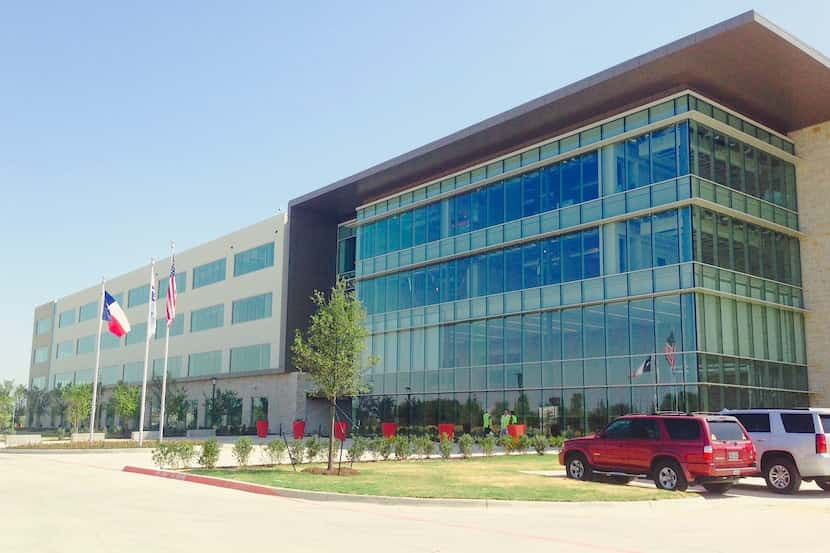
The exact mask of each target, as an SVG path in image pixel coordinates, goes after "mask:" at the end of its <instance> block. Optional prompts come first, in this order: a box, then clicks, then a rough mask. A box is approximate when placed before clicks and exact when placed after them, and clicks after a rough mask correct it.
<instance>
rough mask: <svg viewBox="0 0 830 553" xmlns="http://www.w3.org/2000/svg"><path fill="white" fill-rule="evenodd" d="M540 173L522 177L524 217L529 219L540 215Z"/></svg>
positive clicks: (536, 172) (535, 172) (527, 174)
mask: <svg viewBox="0 0 830 553" xmlns="http://www.w3.org/2000/svg"><path fill="white" fill-rule="evenodd" d="M539 181H540V178H539V171H531V172H529V173H525V174H524V175H522V216H523V217H528V216H530V215H536V214H537V213H539V206H540V201H541V197H540V182H539Z"/></svg>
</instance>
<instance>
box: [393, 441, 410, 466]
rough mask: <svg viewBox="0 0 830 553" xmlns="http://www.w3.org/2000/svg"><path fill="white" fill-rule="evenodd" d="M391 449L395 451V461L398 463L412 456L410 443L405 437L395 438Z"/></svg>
mask: <svg viewBox="0 0 830 553" xmlns="http://www.w3.org/2000/svg"><path fill="white" fill-rule="evenodd" d="M393 447H394V450H395V459H397V460H398V461H405V460H406V459H408V458H409V456H410V455H412V442H410V441H409V438H407V437H406V436H397V437H396V438H395V442H394V444H393Z"/></svg>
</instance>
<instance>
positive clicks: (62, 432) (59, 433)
mask: <svg viewBox="0 0 830 553" xmlns="http://www.w3.org/2000/svg"><path fill="white" fill-rule="evenodd" d="M55 436H56V437H57V438H58V439H59V440H62V439H64V438H65V437H66V430H64V429H63V428H58V429H57V430H55Z"/></svg>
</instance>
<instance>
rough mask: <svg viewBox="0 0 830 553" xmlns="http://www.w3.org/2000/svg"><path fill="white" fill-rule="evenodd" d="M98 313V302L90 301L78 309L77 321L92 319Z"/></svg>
mask: <svg viewBox="0 0 830 553" xmlns="http://www.w3.org/2000/svg"><path fill="white" fill-rule="evenodd" d="M97 315H98V302H97V301H91V302H89V303H86V304H84V305H82V306H81V307H80V308H79V309H78V322H83V321H88V320H90V319H94V318H95V317H96V316H97Z"/></svg>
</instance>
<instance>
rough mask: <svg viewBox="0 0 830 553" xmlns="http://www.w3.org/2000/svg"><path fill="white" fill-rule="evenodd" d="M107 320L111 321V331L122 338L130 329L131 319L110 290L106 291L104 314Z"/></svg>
mask: <svg viewBox="0 0 830 553" xmlns="http://www.w3.org/2000/svg"><path fill="white" fill-rule="evenodd" d="M103 318H104V320H105V321H108V322H109V329H110V332H112V333H113V334H115V335H116V336H118V337H119V338H121V337H122V336H124V335H125V334H126V333H128V332H129V331H130V321H128V320H127V315H126V314H125V313H124V310H123V309H121V306H120V305H118V302H117V301H115V298H114V297H112V296H111V295H110V293H109V292H106V291H105V292H104V315H103Z"/></svg>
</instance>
